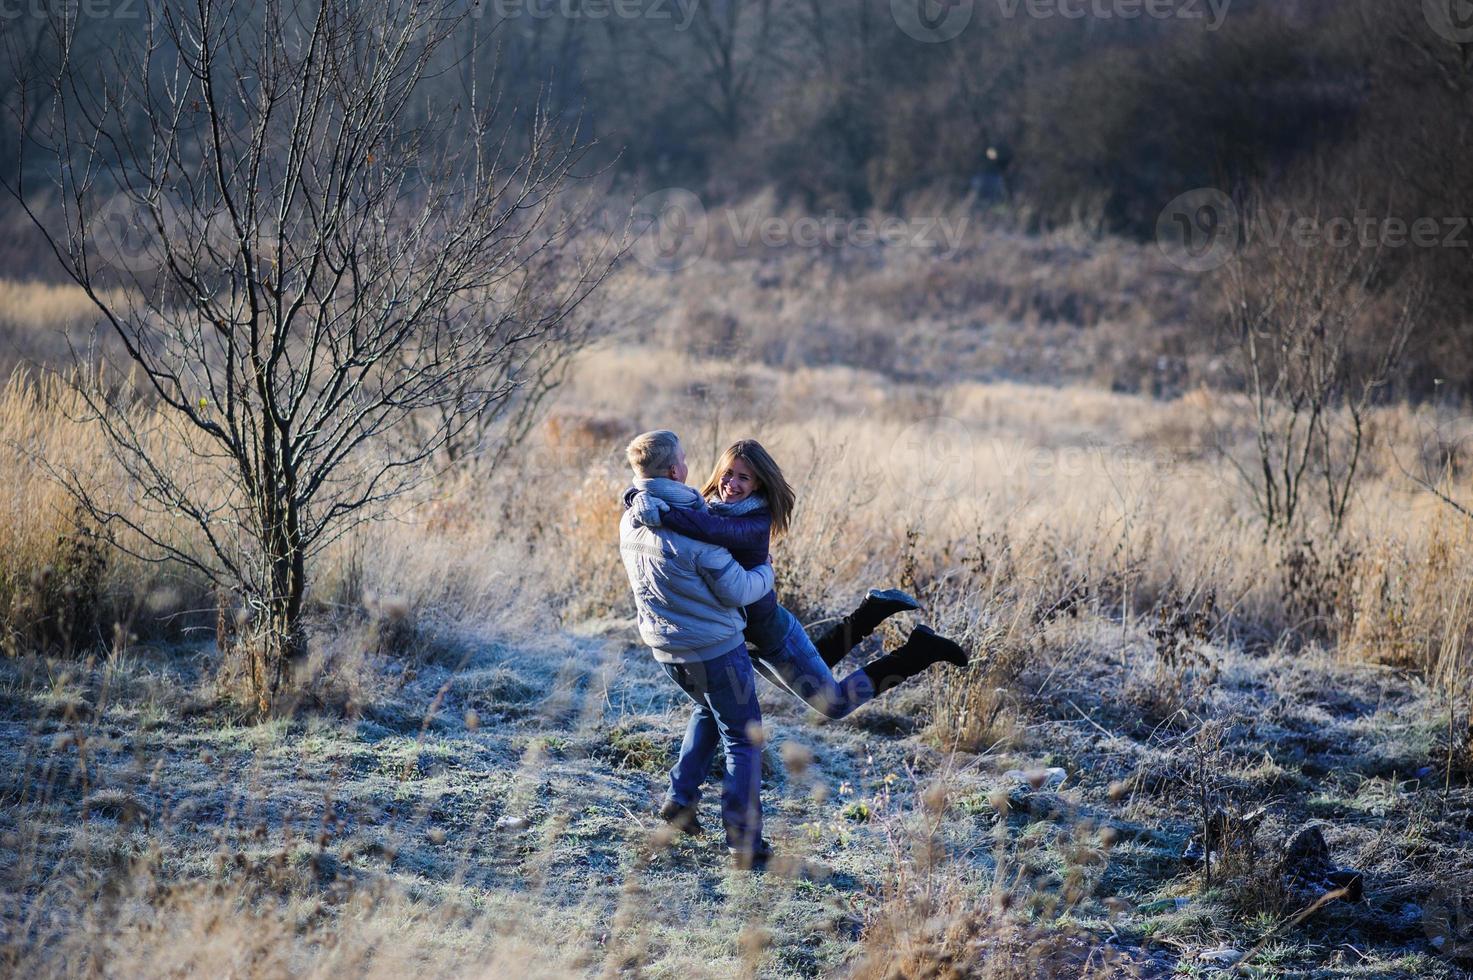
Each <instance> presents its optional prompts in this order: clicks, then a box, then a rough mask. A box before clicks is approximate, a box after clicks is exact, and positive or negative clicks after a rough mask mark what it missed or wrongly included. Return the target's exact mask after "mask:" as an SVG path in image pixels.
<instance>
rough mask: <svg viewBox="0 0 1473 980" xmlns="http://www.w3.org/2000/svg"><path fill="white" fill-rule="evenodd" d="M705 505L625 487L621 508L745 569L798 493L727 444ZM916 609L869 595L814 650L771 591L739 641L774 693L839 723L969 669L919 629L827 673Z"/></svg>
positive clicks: (767, 462) (759, 451)
mask: <svg viewBox="0 0 1473 980" xmlns="http://www.w3.org/2000/svg"><path fill="white" fill-rule="evenodd" d="M700 493H701V497H702V498H704V499H705V500H706V501H707V509H706V510H701V509H698V508H685V507H671V506H670V505H669V504H667V503H666V502H665V501H663V500H660V499H659V498H657V497H655V496H652V495H650V494H648V493H642V492H638V491H630V492H628V493H627V494H626V495H625V504H626V505H627V506H629V507H631V508H633V514H632V517H633V520H634V521H635V522H636V523H641V524H645V525H647V526H651V527H659V526H663V527H665V528H667V529H669V530H671V531H675V532H676V533H677V534H682V535H685V536H686V537H689V538H694V539H696V540H698V541H706V542H709V543H711V544H719V545H721V546H722V547H724V548H726V549H727V550H728V551H730V552H731V554H732V557H733V558H735V559H736V560H737V562H738V563H740V564H741V565H742V567H744V568H747V569H751V568H755V567H757V566H758V565H761V564H762V563H763V562H765V561H766V560H767V556H768V547H769V545H770V543H771V537H772V535H773V534H774V533H776V534H778V535H782V534H784V533H786V532H787V529H788V521H789V518H790V517H791V515H792V511H793V505H794V502H795V500H796V495H795V494H794V493H793V489H792V487H790V486H789V485H788V482H787V480H786V479H784V478H783V474H782V470H781V468H780V467H779V466H778V465H777V463H776V461H774V460H773V458H772V456H771V455H769V454H768V452H767V450H765V449H764V448H762V445H761V444H760V443H758V442H757V441H756V440H753V439H743V440H741V441H739V442H736V443H733V444H732V445H731V446H730V447H728V448H727V450H726V451H725V452H724V453H722V454H721V458H720V459H718V460H717V461H716V466H715V468H714V469H713V470H712V471H711V477H710V479H708V480H707V481H706V484H705V486H703V487H702V488H701V491H700ZM917 608H919V606H918V604H917V603H916V601H915V600H914V599H912V598H911V597H910V596H908V595H906V594H905V593H904V592H900V591H898V590H894V589H890V590H885V591H883V592H876V591H871V592H870V593H869V594H868V595H866V596H865V599H864V602H863V603H861V605H860V606H859V608H858V609H856V610H855V611H854V612H852V613H850V614H849V615H848V616H846V617H845V618H844V619H843V620H842V621H840V622H839V623H838V624H836V625H835V626H834V627H832V628H831V629H829V630H828V631H827V632H826V633H825V634H824V635H823V636H822V637H821V638H820V639H819V640H818V642H817V643H816V644H815V643H814V642H813V641H811V640H810V639H809V638H808V634H807V633H806V632H805V631H804V629H803V626H802V624H801V623H799V622H798V620H797V617H795V616H794V615H793V614H792V613H790V612H789V611H788V610H787V609H784V608H783V607H782V606H781V605H779V604H778V601H777V596H776V595H775V594H774V593H771V592H769V593H768V594H767V595H765V596H763V597H762V598H761V599H759V600H757V601H756V602H754V603H753V604H751V605H750V606H747V607H746V612H747V626H746V629H745V630H744V636H745V637H746V639H747V642H749V643H751V644H752V646H753V647H754V648H755V652H754V653H753V654H752V666H753V667H754V668H755V669H756V670H757V672H758V673H760V674H762V675H763V676H764V677H766V678H767V679H768V680H770V681H772V682H773V683H774V684H776V685H778V686H779V687H783V688H786V689H787V690H789V691H790V692H792V693H793V694H794V695H796V696H797V697H799V698H801V699H802V700H804V701H805V702H807V703H808V704H809V705H811V706H812V707H814V708H816V709H817V710H818V711H820V712H821V713H823V714H824V715H825V716H826V717H828V718H835V719H837V718H843V717H844V716H845V715H848V714H849V713H850V712H852V711H853V710H854V709H855V708H858V707H859V706H860V705H862V704H864V703H866V702H868V701H870V700H871V699H873V698H874V697H876V696H877V695H880V694H883V693H885V692H886V691H889V690H891V689H892V688H894V687H895V686H896V685H898V684H900V683H901V682H902V681H904V680H906V679H907V678H910V677H913V676H915V675H916V674H918V673H920V672H921V671H923V670H925V669H926V668H927V667H930V666H932V665H933V664H936V663H940V662H942V661H945V662H947V663H952V664H956V665H957V666H958V667H965V666H966V665H967V654H966V651H965V650H963V649H962V648H961V647H960V646H958V645H957V644H956V643H954V642H953V641H951V640H949V639H947V638H945V637H942V636H937V635H936V634H935V633H934V632H932V631H931V629H930V628H929V627H926V626H917V627H916V628H915V629H914V630H912V631H911V634H910V638H909V639H907V640H906V641H905V643H903V644H902V645H901V646H899V647H897V648H896V649H895V650H894V651H893V652H891V653H889V654H887V655H885V656H883V657H879V658H877V659H875V660H872V661H871V662H870V663H868V664H866V665H865V666H863V667H861V668H860V669H859V670H856V671H854V672H853V673H852V674H849V675H848V676H847V677H845V678H844V679H843V680H835V678H834V675H833V672H832V670H831V669H830V668H832V667H833V666H834V665H836V664H837V663H838V662H839V661H840V660H842V659H843V658H844V656H845V654H847V653H848V652H849V651H850V650H851V649H853V648H854V647H855V646H857V645H858V644H859V642H860V641H862V640H863V639H864V638H865V637H867V636H869V635H870V634H871V633H873V632H874V631H875V629H876V628H877V627H878V626H879V625H880V623H881V622H882V621H884V619H885V618H886V617H888V616H892V615H894V614H895V613H897V612H901V611H904V610H907V609H917Z"/></svg>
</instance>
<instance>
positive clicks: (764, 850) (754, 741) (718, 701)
mask: <svg viewBox="0 0 1473 980" xmlns="http://www.w3.org/2000/svg"><path fill="white" fill-rule="evenodd" d="M625 456H626V458H627V459H628V460H629V465H630V467H631V468H632V469H633V470H634V483H635V486H637V487H639V488H640V489H641V490H644V491H646V492H647V493H650V494H651V495H653V496H655V497H657V498H659V499H660V500H663V501H665V502H666V503H668V504H669V505H670V506H672V507H699V506H701V505H702V501H701V497H700V494H698V493H697V492H696V491H695V490H694V489H693V488H691V487H688V486H686V484H685V478H686V476H687V475H688V473H689V470H688V468H687V467H686V464H685V450H684V449H682V448H681V445H680V439H679V438H678V437H677V436H676V435H675V433H673V432H671V431H669V430H668V429H659V430H656V431H654V432H646V433H644V434H642V435H640V436H637V437H636V438H635V439H634V441H633V442H631V443H630V444H629V446H628V448H627V449H626V450H625ZM619 551H620V554H621V555H622V556H623V558H624V568H625V570H626V571H628V573H629V586H630V588H631V589H633V591H634V603H635V606H636V608H637V609H638V612H639V634H640V637H641V638H642V639H643V640H644V642H645V643H647V644H648V645H649V647H650V649H651V650H652V651H653V652H654V655H655V660H656V661H658V662H659V664H660V666H661V668H663V669H664V671H665V673H666V674H668V675H669V676H670V679H671V680H673V681H675V683H676V684H678V685H679V686H680V689H681V690H682V691H684V692H685V694H686V696H687V697H689V698H690V699H691V700H692V701H694V702H695V708H694V709H693V710H692V711H691V716H690V723H689V724H688V725H687V726H686V731H685V739H684V741H683V742H682V743H681V746H680V758H679V760H677V761H676V763H675V768H673V769H672V770H670V789H669V792H668V793H667V795H666V798H665V803H664V806H663V807H662V808H661V810H660V815H661V817H663V818H664V819H665V820H667V821H669V822H670V823H671V824H673V825H675V826H676V827H679V828H680V829H682V830H685V831H686V832H687V833H699V832H700V827H699V824H698V823H697V821H696V805H697V803H698V802H699V801H700V797H701V781H702V779H703V778H704V776H705V774H706V773H707V771H709V769H710V767H711V760H712V758H713V757H714V756H715V753H716V746H717V742H718V740H719V742H720V745H721V748H722V750H723V751H724V752H725V754H726V778H725V779H724V780H723V781H722V785H721V820H722V823H723V824H724V825H725V828H726V844H727V849H728V851H729V852H730V853H731V855H732V858H733V860H734V861H735V862H736V863H737V865H738V866H739V867H752V866H753V865H754V864H760V863H762V862H763V861H765V860H766V858H767V857H768V855H769V854H770V853H771V850H770V848H769V847H768V845H767V842H766V841H764V840H763V839H762V802H761V796H760V794H761V788H762V766H761V757H760V748H759V745H760V739H761V731H762V712H761V709H760V708H759V707H758V705H757V692H756V683H755V675H754V674H753V672H752V661H751V659H750V658H749V657H748V655H747V645H746V643H745V641H744V640H743V639H742V629H743V628H744V627H745V626H746V614H745V613H744V612H743V611H742V607H743V606H746V605H748V604H750V603H752V602H756V601H757V600H758V599H760V598H761V597H762V596H764V595H766V594H767V593H768V592H769V591H770V590H771V589H772V565H771V564H762V565H759V566H757V567H756V568H754V569H752V570H750V571H748V570H746V569H744V568H742V566H741V565H740V564H738V563H737V561H736V559H734V558H733V557H732V556H731V553H730V552H729V551H727V550H726V549H725V548H722V547H719V546H717V545H712V544H705V543H703V542H700V541H695V540H692V539H691V538H687V537H683V536H682V535H679V534H676V533H675V532H673V531H669V530H666V529H665V528H661V527H645V526H643V525H640V524H635V523H634V521H633V520H632V516H631V514H630V512H629V511H625V513H624V517H623V518H622V519H621V520H620V522H619Z"/></svg>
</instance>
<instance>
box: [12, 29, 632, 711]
mask: <svg viewBox="0 0 1473 980" xmlns="http://www.w3.org/2000/svg"><path fill="white" fill-rule="evenodd" d="M473 26H474V21H473V18H470V17H469V15H468V14H467V13H466V11H465V10H464V9H460V10H459V11H457V10H456V9H454V8H453V6H452V5H448V4H439V3H432V4H423V3H417V2H402V3H393V4H390V5H388V6H381V7H376V8H373V9H372V10H369V9H367V8H359V7H340V6H335V5H332V4H319V5H315V6H309V7H304V8H298V7H280V6H269V7H268V8H266V9H265V10H264V11H263V12H262V13H261V16H260V17H256V16H255V15H254V14H252V13H250V12H247V11H244V10H243V9H241V8H238V7H234V6H232V5H230V4H228V3H214V2H210V3H203V4H199V5H197V6H193V7H190V8H189V9H188V10H169V11H164V12H159V11H157V10H155V9H153V8H150V10H149V14H148V20H147V23H146V25H145V27H144V30H143V40H142V43H141V44H138V45H133V44H128V43H122V44H119V45H118V47H117V48H116V49H114V50H113V51H112V52H111V68H112V71H111V76H112V78H113V79H114V80H115V82H116V84H110V85H107V86H105V87H102V88H97V87H92V86H88V85H87V84H86V77H85V76H84V68H85V67H86V66H82V65H79V64H77V62H76V61H75V58H76V57H80V51H79V50H77V49H74V48H73V46H72V42H73V40H74V39H75V37H76V30H77V24H76V21H75V18H68V17H67V16H65V15H64V14H63V15H59V16H58V17H56V18H55V19H53V20H52V21H51V29H52V30H53V31H54V32H55V36H56V38H57V46H58V50H59V52H60V55H59V67H58V69H57V71H56V72H55V74H54V75H53V76H52V77H50V78H49V79H47V81H48V82H49V84H50V85H51V86H52V88H53V91H54V96H55V98H54V100H53V101H54V105H55V110H54V112H53V114H52V115H51V116H50V117H48V118H47V120H46V121H45V122H46V125H43V126H41V127H40V134H39V135H38V137H37V138H38V139H42V140H44V141H46V142H47V143H48V145H50V146H51V147H52V149H53V150H54V152H55V154H56V157H57V159H58V161H59V162H60V168H59V171H58V172H59V174H60V178H59V180H60V185H59V191H60V194H61V197H62V199H63V200H64V201H65V202H66V203H65V206H64V210H63V214H62V219H61V222H60V224H59V226H58V225H53V224H49V223H47V222H46V220H45V216H44V215H43V214H42V213H40V212H38V211H35V210H33V209H32V207H31V201H30V199H29V198H27V197H25V196H23V194H22V191H21V188H23V187H25V186H26V185H25V181H24V179H23V178H24V175H22V179H20V180H18V181H17V183H16V184H15V185H8V186H9V189H10V190H11V192H12V193H13V194H14V195H16V196H17V198H18V199H19V200H21V202H22V204H23V205H24V206H25V207H26V208H27V211H28V213H31V214H32V216H33V218H34V219H35V220H36V222H37V225H38V227H40V228H41V229H42V231H43V232H44V233H45V234H46V235H47V238H48V240H49V241H50V243H51V245H52V247H53V249H54V251H55V252H56V255H57V257H58V258H59V259H60V260H61V263H62V265H63V266H64V267H65V269H66V272H67V274H68V275H69V276H70V277H71V278H72V279H73V280H74V281H75V282H77V284H78V285H79V286H81V287H82V289H83V290H84V291H85V292H86V293H87V295H88V297H89V298H90V299H91V300H92V302H93V303H94V304H96V306H97V309H98V310H99V312H100V313H101V314H102V317H103V319H104V320H105V321H106V322H107V324H108V325H109V327H110V328H111V331H112V332H113V333H114V334H115V335H116V336H117V337H118V338H119V339H120V340H121V342H122V344H123V346H124V347H125V349H126V352H127V357H128V359H129V360H130V361H131V363H132V365H133V366H134V367H135V368H137V369H138V371H139V372H140V380H141V394H142V396H143V397H146V398H147V399H148V400H149V401H151V403H153V404H155V405H157V406H159V409H160V411H159V413H158V414H157V415H156V416H154V417H153V418H152V421H151V424H150V425H148V426H143V425H141V424H140V423H139V421H138V419H139V416H138V414H137V413H136V412H135V411H134V410H133V408H134V406H135V404H136V403H137V399H138V398H139V397H140V394H139V393H136V392H135V391H133V390H132V389H130V388H129V387H127V386H117V387H102V386H83V387H81V388H79V392H80V394H81V396H82V397H83V399H84V401H85V404H86V407H87V415H88V416H89V417H90V419H91V420H93V421H95V422H96V423H97V424H99V425H100V426H101V427H102V429H103V430H104V431H105V432H106V434H107V436H108V442H109V445H110V447H111V448H112V450H113V456H114V460H115V462H116V463H117V464H118V466H119V468H120V469H121V471H122V473H123V474H124V475H125V478H126V480H127V481H128V482H130V483H131V484H133V485H134V486H136V487H137V488H138V489H139V491H140V493H139V497H138V499H137V500H135V501H132V502H130V504H131V505H130V506H121V505H118V504H117V503H115V502H113V501H111V500H109V499H106V498H104V497H102V496H100V495H98V494H97V493H95V492H94V491H93V489H92V488H91V487H90V486H89V485H88V482H87V481H86V480H84V479H82V478H81V476H80V475H79V473H78V472H77V471H75V470H67V469H64V468H58V471H57V475H58V476H59V477H60V478H61V479H62V480H63V481H64V482H65V484H66V485H67V486H68V488H69V489H70V490H71V491H72V492H73V493H74V494H75V495H76V497H77V498H78V499H79V500H80V501H81V502H82V504H83V506H84V507H85V508H86V509H87V510H88V512H89V513H90V515H91V516H92V517H93V518H94V519H95V520H97V521H99V522H100V523H102V524H103V525H121V526H123V527H126V528H127V529H128V530H129V531H130V532H132V535H133V536H136V538H138V539H141V540H142V542H143V544H144V546H145V547H144V548H143V549H142V553H146V555H147V556H149V557H153V558H158V557H167V558H168V559H170V560H172V561H174V562H177V563H180V564H183V565H185V566H187V567H190V568H193V569H195V570H196V571H197V572H198V573H200V574H201V575H203V576H205V577H206V578H207V579H209V580H210V581H212V582H213V583H215V584H217V585H219V586H222V587H225V588H228V589H231V590H233V591H235V592H237V593H239V594H240V596H241V597H242V600H243V601H244V602H245V603H246V604H247V605H248V606H249V607H250V608H251V616H250V617H249V619H248V624H249V628H250V635H249V636H247V637H244V638H243V643H242V644H241V646H242V649H243V650H244V653H245V655H246V657H247V659H248V660H249V661H250V666H249V669H248V671H247V673H248V675H249V676H250V677H251V678H253V684H254V686H255V692H254V693H255V697H256V700H257V703H258V706H259V709H260V710H262V711H268V710H272V709H273V708H275V707H277V706H278V704H277V702H278V699H279V697H280V696H281V695H283V694H284V693H285V692H286V690H287V689H288V688H287V685H286V682H287V680H288V674H289V672H290V668H291V667H292V666H293V665H294V664H297V663H299V662H300V661H301V660H302V658H303V656H304V655H305V652H306V631H305V627H304V622H303V608H304V598H305V595H306V588H307V569H308V564H309V562H310V560H311V559H312V558H313V556H315V555H317V554H319V553H320V552H321V550H322V549H323V548H324V547H325V546H327V545H328V544H330V543H331V542H332V541H333V540H334V539H335V538H336V537H338V536H339V535H341V534H343V533H344V532H345V531H346V530H348V529H350V528H351V527H353V526H354V525H355V524H357V523H359V522H361V521H363V520H365V519H368V518H370V517H372V516H373V514H374V513H375V512H376V510H377V508H379V507H380V506H381V505H382V504H384V503H385V502H387V501H388V500H390V499H392V498H394V497H396V496H398V495H400V494H402V493H404V492H405V491H407V490H408V489H410V488H411V487H413V486H414V485H416V484H417V483H418V482H419V481H421V480H422V479H423V478H424V477H425V476H426V475H427V474H428V473H429V472H431V471H432V465H431V464H433V463H434V461H435V459H436V454H437V453H439V452H440V451H441V450H444V451H445V452H447V453H449V454H450V455H452V456H457V457H459V456H464V455H467V454H471V453H475V452H480V451H485V450H486V448H487V447H486V446H484V445H482V443H483V442H484V441H485V437H486V436H487V430H488V427H494V426H498V425H500V426H503V428H502V429H501V430H499V431H500V432H501V434H502V435H503V436H505V441H503V442H502V443H501V444H500V445H502V446H504V445H505V444H506V443H507V442H515V441H516V440H517V439H518V438H520V436H521V435H522V434H524V433H525V431H526V426H527V425H528V424H529V421H528V420H529V419H530V418H531V417H532V413H533V412H534V411H535V409H536V407H537V405H538V404H539V402H540V399H541V396H542V395H543V394H545V391H546V390H547V388H548V386H550V385H552V384H555V383H556V382H557V380H559V378H560V374H559V369H560V365H561V363H562V360H561V355H562V353H563V352H565V351H566V350H568V349H569V348H571V347H576V346H577V345H578V344H580V343H581V342H582V341H583V340H584V339H586V337H587V329H588V324H587V323H586V322H584V321H583V320H581V319H579V318H578V316H577V315H576V311H577V309H578V307H579V306H580V304H581V303H582V302H583V301H584V300H585V299H586V298H587V297H588V296H589V294H590V293H591V292H592V290H593V289H594V288H595V287H596V286H597V285H599V284H600V283H601V282H602V280H603V279H604V277H605V276H606V275H607V273H608V271H609V268H610V262H611V260H612V258H613V251H614V250H610V249H608V248H606V243H598V244H595V245H593V246H592V247H591V248H585V239H582V238H580V237H579V236H578V234H577V232H578V230H579V227H580V222H581V218H582V215H581V212H580V211H578V210H577V208H576V207H573V208H569V206H568V202H567V193H566V192H567V185H568V182H569V180H570V179H571V177H572V174H573V168H574V167H575V166H576V165H577V163H578V162H579V160H580V159H581V157H582V152H583V147H582V146H581V145H580V143H579V142H578V141H577V140H576V139H575V138H570V137H569V134H567V133H566V132H563V131H562V130H561V128H560V127H559V126H558V125H557V124H556V123H554V121H553V120H552V119H551V118H550V117H548V116H547V115H545V114H543V113H541V112H536V113H534V114H533V116H532V118H531V119H530V120H529V121H528V122H527V124H526V125H525V126H521V125H517V124H515V123H512V122H505V123H498V122H497V121H496V116H495V113H494V109H495V108H496V107H495V106H494V105H491V106H489V107H488V105H487V104H486V103H487V96H486V93H484V92H478V91H477V89H476V86H475V84H474V83H472V84H471V85H470V86H469V89H468V91H466V92H465V93H464V99H463V101H462V104H461V105H460V106H458V107H456V108H455V109H454V110H453V111H448V112H442V111H440V110H438V109H436V108H435V107H434V106H433V105H431V104H429V103H428V102H427V101H426V100H425V97H424V96H425V92H424V90H423V88H422V83H424V82H425V81H426V80H427V79H429V78H431V77H434V76H436V75H438V74H439V73H441V72H443V71H445V70H447V69H449V68H451V67H452V66H453V65H454V64H455V63H456V62H457V60H458V59H460V58H462V57H469V58H471V59H472V60H474V59H475V58H476V57H477V55H476V54H475V50H474V49H475V47H476V45H475V43H474V40H473V41H472V44H471V53H469V54H466V53H465V52H464V51H463V50H462V48H464V45H463V44H462V43H461V42H462V41H463V40H464V38H465V37H466V36H467V35H470V36H471V37H472V38H474V34H473V33H472V31H471V28H472V27H473ZM472 76H474V72H472ZM166 77H167V78H170V79H171V80H172V82H173V83H175V84H168V85H166V84H163V79H164V78H166ZM492 101H493V102H494V99H493V100H492ZM497 126H499V127H500V128H499V129H496V128H493V127H497ZM110 236H111V238H110ZM119 236H121V241H120V240H119ZM119 283H121V284H123V285H124V286H125V287H126V295H129V296H136V297H138V301H137V302H132V303H129V304H126V305H123V304H119V303H118V302H116V300H115V299H114V297H115V296H116V295H117V294H116V293H115V292H110V291H109V289H110V288H112V287H113V286H115V285H117V284H119ZM493 448H494V447H493ZM140 512H142V513H144V514H147V513H166V514H168V515H170V516H171V517H172V518H176V519H180V520H182V521H184V522H185V523H187V524H189V525H191V526H192V528H193V531H194V532H195V533H194V539H195V540H193V541H188V542H185V541H181V540H180V539H179V538H178V537H176V536H173V535H165V534H161V533H158V531H157V530H156V529H155V528H154V527H153V526H152V525H151V524H150V523H149V522H148V521H147V520H145V519H144V518H142V517H140ZM196 545H197V547H196Z"/></svg>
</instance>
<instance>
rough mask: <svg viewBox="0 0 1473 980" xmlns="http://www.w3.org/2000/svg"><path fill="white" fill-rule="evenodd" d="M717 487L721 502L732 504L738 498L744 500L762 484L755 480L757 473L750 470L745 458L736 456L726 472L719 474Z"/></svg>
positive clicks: (760, 487)
mask: <svg viewBox="0 0 1473 980" xmlns="http://www.w3.org/2000/svg"><path fill="white" fill-rule="evenodd" d="M718 489H719V491H720V493H721V502H722V503H724V504H734V503H736V502H737V501H739V500H746V499H747V498H748V497H750V496H751V495H752V494H753V493H755V492H757V491H758V490H760V489H762V485H761V484H760V483H758V482H757V474H755V473H753V472H752V467H751V466H749V465H748V464H747V461H746V460H745V459H742V458H741V457H740V456H738V457H737V458H736V459H734V460H732V461H731V465H730V466H728V467H727V468H726V472H725V473H722V474H721V483H720V485H719V487H718Z"/></svg>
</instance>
